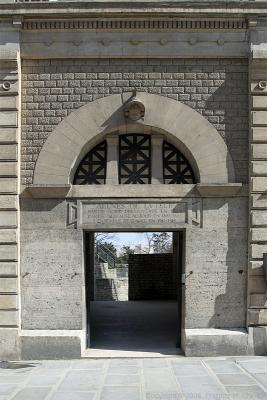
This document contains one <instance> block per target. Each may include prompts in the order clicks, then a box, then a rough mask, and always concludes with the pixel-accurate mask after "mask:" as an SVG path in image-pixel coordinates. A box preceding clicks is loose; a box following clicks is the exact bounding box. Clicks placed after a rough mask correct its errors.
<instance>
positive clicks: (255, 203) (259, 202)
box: [251, 193, 267, 209]
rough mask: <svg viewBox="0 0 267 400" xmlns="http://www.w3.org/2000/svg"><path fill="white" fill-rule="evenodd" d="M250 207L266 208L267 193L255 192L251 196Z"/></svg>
mask: <svg viewBox="0 0 267 400" xmlns="http://www.w3.org/2000/svg"><path fill="white" fill-rule="evenodd" d="M251 200H252V207H255V208H266V209H267V195H266V194H265V193H259V194H258V193H257V194H253V195H252V196H251Z"/></svg>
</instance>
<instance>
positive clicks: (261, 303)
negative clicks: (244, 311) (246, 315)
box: [250, 293, 267, 308]
mask: <svg viewBox="0 0 267 400" xmlns="http://www.w3.org/2000/svg"><path fill="white" fill-rule="evenodd" d="M250 307H266V308H267V293H253V294H251V295H250Z"/></svg>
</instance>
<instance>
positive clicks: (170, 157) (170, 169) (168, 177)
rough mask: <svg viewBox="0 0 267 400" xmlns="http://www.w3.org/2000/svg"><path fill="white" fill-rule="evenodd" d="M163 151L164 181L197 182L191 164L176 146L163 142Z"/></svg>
mask: <svg viewBox="0 0 267 400" xmlns="http://www.w3.org/2000/svg"><path fill="white" fill-rule="evenodd" d="M162 153H163V181H164V183H166V184H173V183H174V184H175V183H176V184H181V183H192V184H193V183H196V179H195V175H194V172H193V169H192V167H191V165H190V164H189V162H188V160H187V159H186V158H185V156H184V155H183V154H182V153H181V152H180V151H179V150H177V149H176V147H174V146H173V145H172V144H170V143H168V142H163V147H162Z"/></svg>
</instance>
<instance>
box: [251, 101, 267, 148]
mask: <svg viewBox="0 0 267 400" xmlns="http://www.w3.org/2000/svg"><path fill="white" fill-rule="evenodd" d="M266 99H267V97H266ZM251 131H252V140H253V141H254V142H257V141H259V142H265V141H267V128H263V127H253V128H252V129H251Z"/></svg>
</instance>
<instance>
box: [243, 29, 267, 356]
mask: <svg viewBox="0 0 267 400" xmlns="http://www.w3.org/2000/svg"><path fill="white" fill-rule="evenodd" d="M255 25H256V27H255ZM251 26H252V30H251V62H250V165H249V173H250V200H249V207H250V210H249V217H250V218H249V225H250V229H249V270H248V317H247V323H248V326H249V327H262V326H267V283H266V282H267V277H265V274H264V268H263V254H264V253H267V195H266V190H267V34H266V33H265V32H266V31H264V27H261V26H259V25H258V26H257V22H255V23H254V24H253V23H251ZM265 29H266V27H265ZM259 38H260V39H261V40H259ZM259 43H260V45H259ZM253 329H256V328H253ZM254 337H255V334H254ZM265 345H266V346H267V340H266V339H265ZM254 349H255V351H256V353H257V343H254Z"/></svg>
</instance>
